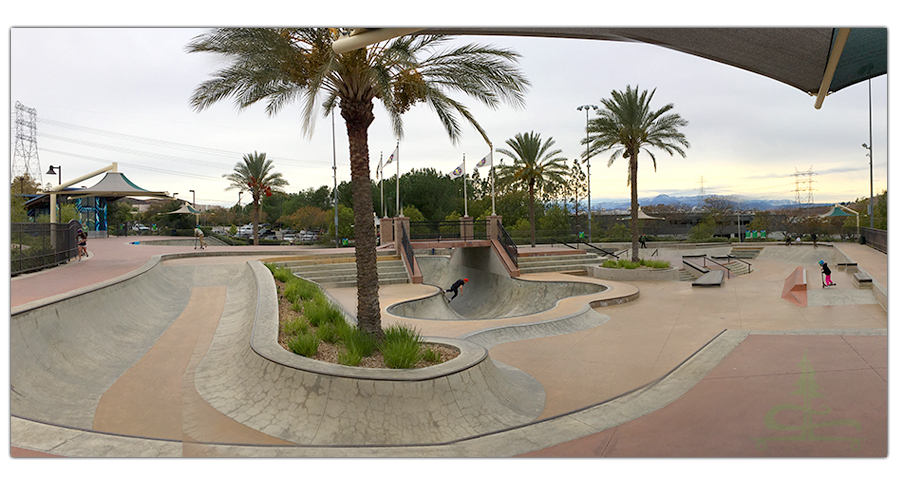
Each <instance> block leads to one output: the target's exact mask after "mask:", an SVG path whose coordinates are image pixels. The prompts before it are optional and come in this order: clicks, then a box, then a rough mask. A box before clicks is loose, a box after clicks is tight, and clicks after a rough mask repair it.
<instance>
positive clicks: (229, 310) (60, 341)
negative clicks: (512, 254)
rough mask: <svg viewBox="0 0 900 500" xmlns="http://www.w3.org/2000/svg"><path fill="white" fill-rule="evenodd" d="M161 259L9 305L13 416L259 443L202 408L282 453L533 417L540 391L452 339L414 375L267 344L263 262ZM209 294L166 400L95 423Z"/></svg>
mask: <svg viewBox="0 0 900 500" xmlns="http://www.w3.org/2000/svg"><path fill="white" fill-rule="evenodd" d="M167 257H168V256H162V257H154V258H153V259H152V260H151V261H150V262H149V263H148V264H147V265H145V266H143V267H142V268H141V269H138V270H136V271H135V272H133V273H129V274H128V275H126V276H124V277H122V278H121V279H119V280H112V281H114V282H112V283H109V282H107V283H104V284H101V285H98V286H95V287H91V288H90V289H84V290H82V291H79V292H76V293H74V294H69V296H66V297H62V298H59V297H57V298H53V299H48V300H47V301H42V302H41V303H33V304H29V305H27V306H24V307H22V308H16V309H14V310H13V311H12V316H11V335H10V337H11V340H10V345H11V355H10V359H11V367H10V373H11V380H10V382H11V390H10V413H11V416H12V417H13V418H21V419H26V420H31V421H35V422H41V423H45V424H50V425H54V426H61V427H66V428H72V429H80V430H85V431H89V432H101V433H113V434H117V435H122V436H136V437H142V438H153V439H167V440H172V441H181V440H182V439H186V440H190V441H191V442H196V443H203V442H216V443H235V444H241V443H243V444H252V443H261V442H263V441H247V440H237V439H238V438H235V437H234V436H235V435H236V434H229V433H228V432H229V431H227V430H222V428H220V427H216V426H210V425H208V422H209V420H208V418H209V415H210V412H212V413H213V414H214V415H213V416H214V417H215V420H214V421H215V422H220V423H223V425H224V428H226V429H233V428H234V426H239V427H240V428H241V429H248V430H250V431H252V432H256V433H259V434H258V435H259V436H264V438H265V439H270V440H278V441H280V442H281V443H282V444H283V445H290V444H297V445H302V446H348V445H350V446H367V445H396V444H435V443H446V442H452V441H454V440H459V439H465V438H468V437H472V436H477V435H483V434H486V433H491V432H495V431H499V430H503V429H507V428H510V427H515V426H519V425H523V424H527V423H530V422H533V421H534V420H535V419H536V418H537V417H538V416H539V415H540V413H541V412H542V411H543V406H544V402H545V399H546V396H545V393H544V390H543V387H541V385H540V384H539V383H538V382H537V381H536V380H534V379H533V378H532V377H531V376H529V375H527V374H525V373H524V372H521V371H520V370H517V369H515V368H512V367H508V366H505V365H503V364H501V363H495V362H494V361H493V360H491V358H490V356H489V355H488V353H487V350H486V349H484V348H483V347H481V346H480V345H478V344H476V343H473V342H468V341H465V340H461V339H439V338H429V339H426V340H427V341H430V342H437V343H442V344H446V345H450V346H452V347H455V348H457V349H459V351H460V355H459V356H458V357H457V358H456V359H454V360H451V361H449V362H447V363H443V364H441V365H436V366H432V367H429V368H424V369H419V370H373V369H364V368H354V367H345V366H339V365H331V364H328V363H323V362H319V361H315V360H309V359H306V358H302V357H299V356H296V355H294V354H292V353H290V352H288V351H286V350H284V349H283V348H282V347H281V346H280V345H278V344H277V334H278V300H277V292H276V289H275V284H274V280H273V278H272V276H271V273H269V271H268V270H267V269H265V267H264V266H263V265H262V264H261V263H259V262H255V261H254V262H247V263H241V264H222V265H197V266H190V265H188V266H181V265H180V266H162V265H159V263H160V260H167ZM211 288H216V289H218V290H219V291H220V292H221V293H222V299H221V301H222V305H221V307H222V312H221V318H218V319H217V322H214V323H213V326H212V327H211V329H214V333H210V338H209V339H208V340H207V341H206V342H207V343H206V344H204V345H203V346H202V348H201V347H200V344H201V343H200V342H198V343H197V344H193V343H192V344H190V345H187V346H186V349H187V350H188V351H187V354H188V355H187V358H189V359H190V361H189V362H187V361H186V363H187V366H188V367H189V368H188V369H187V370H185V372H184V375H182V374H181V373H182V372H180V371H179V372H178V377H179V380H178V384H179V388H178V391H177V392H178V393H179V394H180V395H179V396H178V397H176V398H174V399H175V402H174V403H173V406H172V407H169V408H165V409H158V408H153V407H151V408H149V409H148V411H147V413H146V414H141V416H140V418H138V419H136V420H137V421H138V423H137V425H136V427H127V426H125V427H122V428H117V429H113V430H110V429H109V428H108V427H107V428H98V427H97V426H96V425H95V423H96V419H97V416H98V415H99V414H100V413H101V408H102V407H103V403H102V401H101V400H103V399H104V398H105V397H108V393H109V391H110V389H111V387H113V386H114V384H117V383H118V382H119V381H120V379H122V378H127V373H126V372H131V371H132V369H133V367H135V366H138V365H140V363H141V362H143V361H145V360H146V356H147V355H148V353H150V352H152V350H153V349H155V348H156V347H157V346H158V345H159V342H158V341H160V342H161V340H160V339H162V338H166V337H168V336H169V335H170V334H171V328H170V327H171V325H173V322H175V323H177V322H179V321H183V319H184V318H183V317H182V316H181V315H182V312H183V311H186V310H190V308H191V307H192V306H191V305H190V304H189V302H191V300H192V295H193V294H196V293H197V290H198V289H201V290H208V289H211ZM201 314H202V311H201ZM191 318H193V316H192V317H191ZM151 375H152V374H151ZM150 378H151V379H152V377H150ZM182 382H183V383H184V386H183V392H182V387H181V384H182ZM145 390H146V391H147V393H148V394H149V393H150V392H152V391H153V390H154V388H153V387H149V386H148V387H142V388H140V390H139V391H137V392H138V394H137V395H136V396H135V398H133V399H142V398H143V397H144V393H143V391H145ZM157 392H159V391H157ZM114 410H119V409H114ZM122 411H124V410H122ZM163 413H166V415H161V414H163ZM166 418H168V419H175V422H174V425H173V426H170V427H172V432H170V433H168V434H163V435H160V434H159V433H151V432H144V431H143V430H142V429H143V427H142V423H143V422H142V421H144V420H146V421H150V420H154V419H166ZM133 420H134V419H133ZM240 433H242V434H241V435H244V436H246V435H247V432H246V431H240ZM233 439H234V440H233ZM266 442H268V443H271V441H266ZM185 443H187V441H185ZM109 453H112V454H116V453H122V452H115V451H110V452H109Z"/></svg>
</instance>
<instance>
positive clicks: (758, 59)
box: [335, 26, 887, 107]
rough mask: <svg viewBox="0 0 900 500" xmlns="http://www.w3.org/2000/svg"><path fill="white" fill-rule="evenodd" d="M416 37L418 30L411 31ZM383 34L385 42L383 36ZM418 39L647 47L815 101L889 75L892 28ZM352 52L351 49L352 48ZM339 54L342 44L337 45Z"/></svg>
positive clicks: (371, 32) (448, 30) (387, 33)
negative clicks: (732, 70) (531, 39)
mask: <svg viewBox="0 0 900 500" xmlns="http://www.w3.org/2000/svg"><path fill="white" fill-rule="evenodd" d="M407 31H414V30H407ZM378 32H382V33H381V36H378V35H379V33H378ZM417 33H431V34H447V35H504V36H535V37H549V38H573V39H588V40H606V41H619V42H642V43H649V44H652V45H658V46H660V47H665V48H668V49H672V50H677V51H679V52H685V53H688V54H692V55H695V56H698V57H703V58H705V59H710V60H713V61H717V62H720V63H723V64H728V65H730V66H734V67H737V68H741V69H744V70H747V71H751V72H753V73H757V74H760V75H763V76H766V77H768V78H772V79H774V80H777V81H779V82H782V83H785V84H787V85H790V86H792V87H795V88H797V89H800V90H802V91H803V92H806V93H808V94H810V95H819V98H820V100H819V101H817V105H816V107H819V106H820V105H821V99H822V98H824V95H821V94H823V93H824V94H828V93H831V92H837V91H838V90H841V89H843V88H846V87H848V86H850V85H853V84H854V83H859V82H862V81H865V80H867V79H869V78H874V77H876V76H880V75H884V74H887V28H852V29H838V28H830V27H819V28H808V27H804V28H752V27H750V28H627V27H616V28H603V27H573V26H554V27H517V26H497V27H491V26H473V27H434V28H426V29H422V30H418V31H417ZM354 36H359V37H360V40H361V42H362V43H363V45H361V46H365V44H371V43H376V42H377V41H379V40H386V39H389V38H392V37H394V36H398V33H397V31H396V30H393V31H392V30H391V29H384V28H373V29H364V30H357V31H356V32H354V34H353V35H351V36H350V37H349V38H353V37H354ZM346 46H347V47H350V45H346ZM335 50H340V49H339V44H338V43H337V42H336V43H335Z"/></svg>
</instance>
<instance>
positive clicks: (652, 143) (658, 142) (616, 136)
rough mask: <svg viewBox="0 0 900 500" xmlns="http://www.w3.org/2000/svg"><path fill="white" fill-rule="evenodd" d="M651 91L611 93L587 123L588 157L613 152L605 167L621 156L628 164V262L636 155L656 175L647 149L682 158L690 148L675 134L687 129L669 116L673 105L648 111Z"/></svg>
mask: <svg viewBox="0 0 900 500" xmlns="http://www.w3.org/2000/svg"><path fill="white" fill-rule="evenodd" d="M655 93H656V89H653V91H652V92H650V94H649V95H648V94H647V91H646V90H644V91H643V92H640V91H639V88H638V87H637V86H635V87H634V88H633V89H632V88H631V85H628V86H627V87H626V88H625V92H620V91H617V90H613V91H612V97H611V98H608V99H602V100H601V101H600V103H601V104H602V105H603V108H601V109H600V110H599V111H598V112H597V114H598V115H599V116H598V117H597V118H594V119H593V120H589V121H588V126H587V132H588V137H589V139H585V140H583V141H582V144H584V143H585V142H588V141H589V144H588V152H587V155H590V156H593V155H595V154H599V153H603V152H605V151H610V150H611V151H612V152H613V154H612V156H610V158H609V163H608V164H607V166H612V164H613V162H614V161H616V160H617V159H618V158H619V157H620V156H621V157H622V158H625V159H627V160H628V183H629V184H630V185H631V260H632V261H633V262H638V261H639V260H640V258H639V256H638V237H639V235H640V231H639V228H638V191H637V171H638V153H640V152H641V151H644V152H646V153H647V154H649V155H650V158H651V159H652V160H653V171H654V172H655V171H656V157H655V156H653V153H652V152H651V151H650V150H649V149H648V148H649V147H653V148H658V149H662V150H663V151H665V152H667V153H669V155H670V156H674V153H678V154H680V155H681V156H682V158H684V157H685V156H687V155H686V154H685V152H684V150H683V149H681V146H684V147H685V148H690V147H691V145H690V143H688V141H687V139H685V137H684V134H682V133H681V132H679V131H678V128H679V127H684V126H687V124H688V122H687V120H685V119H683V118H681V116H680V115H679V114H678V113H669V111H671V110H672V108H673V107H674V105H673V104H671V103H670V104H666V105H665V106H663V107H661V108H659V109H658V110H656V111H652V110H651V109H650V100H651V99H653V94H655Z"/></svg>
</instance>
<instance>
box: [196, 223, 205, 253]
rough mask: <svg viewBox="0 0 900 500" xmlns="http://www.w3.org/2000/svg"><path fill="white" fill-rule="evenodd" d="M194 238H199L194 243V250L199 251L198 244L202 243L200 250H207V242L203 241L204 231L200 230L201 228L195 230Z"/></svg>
mask: <svg viewBox="0 0 900 500" xmlns="http://www.w3.org/2000/svg"><path fill="white" fill-rule="evenodd" d="M194 236H196V237H197V241H195V242H194V250H196V249H197V243H200V250H203V249H204V248H206V242H205V241H203V231H201V230H200V226H197V227H195V228H194Z"/></svg>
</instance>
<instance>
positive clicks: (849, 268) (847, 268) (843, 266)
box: [837, 262, 859, 273]
mask: <svg viewBox="0 0 900 500" xmlns="http://www.w3.org/2000/svg"><path fill="white" fill-rule="evenodd" d="M837 270H838V271H844V272H847V273H855V272H859V267H858V266H857V265H856V262H838V263H837Z"/></svg>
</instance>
